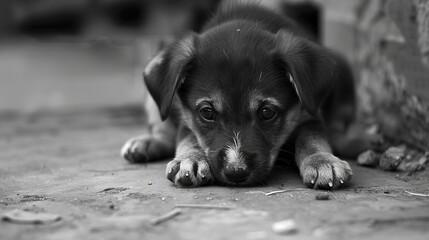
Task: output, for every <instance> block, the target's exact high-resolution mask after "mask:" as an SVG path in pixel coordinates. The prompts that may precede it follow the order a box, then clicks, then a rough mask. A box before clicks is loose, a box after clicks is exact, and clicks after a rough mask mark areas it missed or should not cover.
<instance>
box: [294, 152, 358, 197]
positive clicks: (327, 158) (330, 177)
mask: <svg viewBox="0 0 429 240" xmlns="http://www.w3.org/2000/svg"><path fill="white" fill-rule="evenodd" d="M300 171H301V176H302V178H303V181H304V183H305V184H306V185H307V186H309V187H311V188H315V189H318V188H321V189H335V188H338V187H340V186H343V185H344V184H345V183H346V182H347V181H349V180H350V178H351V177H352V175H353V174H352V170H351V168H350V165H349V164H348V163H347V162H346V161H342V160H340V159H339V158H337V157H335V156H334V155H332V154H331V153H316V154H313V155H310V156H309V157H307V158H306V159H304V160H303V161H302V163H301V166H300Z"/></svg>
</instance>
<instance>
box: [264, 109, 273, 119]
mask: <svg viewBox="0 0 429 240" xmlns="http://www.w3.org/2000/svg"><path fill="white" fill-rule="evenodd" d="M275 116H276V112H275V111H273V110H271V109H269V108H262V110H261V118H262V119H263V120H271V119H273V118H274V117H275Z"/></svg>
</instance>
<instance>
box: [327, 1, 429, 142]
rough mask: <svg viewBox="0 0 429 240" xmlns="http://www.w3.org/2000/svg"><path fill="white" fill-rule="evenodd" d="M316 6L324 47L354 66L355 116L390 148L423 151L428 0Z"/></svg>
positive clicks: (428, 82)
mask: <svg viewBox="0 0 429 240" xmlns="http://www.w3.org/2000/svg"><path fill="white" fill-rule="evenodd" d="M322 4H323V7H324V9H325V11H324V12H325V17H324V20H325V22H324V26H325V36H324V38H323V39H324V41H325V43H326V45H327V46H329V47H331V48H334V49H337V50H339V51H341V52H343V53H345V54H346V56H347V57H348V59H349V60H350V61H351V62H352V63H353V64H354V66H355V69H356V75H357V84H358V98H359V103H360V104H359V105H360V111H361V115H360V116H363V118H365V119H364V120H369V119H370V120H369V121H374V122H376V123H378V126H379V127H380V130H381V131H382V133H383V134H384V135H385V136H386V137H387V138H389V139H390V140H391V141H393V142H394V143H404V142H405V143H407V144H408V145H411V146H413V147H416V148H418V149H420V150H427V149H429V113H428V105H429V1H428V0H414V1H403V0H371V1H365V0H360V1H341V0H328V1H324V2H322Z"/></svg>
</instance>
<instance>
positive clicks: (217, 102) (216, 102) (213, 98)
mask: <svg viewBox="0 0 429 240" xmlns="http://www.w3.org/2000/svg"><path fill="white" fill-rule="evenodd" d="M202 102H210V103H211V104H213V107H214V108H215V110H216V111H219V112H222V110H223V107H222V106H223V104H222V96H221V95H220V94H219V93H212V94H211V95H210V97H203V98H200V99H198V100H197V101H196V102H195V106H198V105H200V104H201V103H202Z"/></svg>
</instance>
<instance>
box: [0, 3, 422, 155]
mask: <svg viewBox="0 0 429 240" xmlns="http://www.w3.org/2000/svg"><path fill="white" fill-rule="evenodd" d="M220 2H221V0H13V1H12V0H3V1H1V2H0V113H2V114H3V115H5V113H8V112H9V113H10V112H19V113H30V114H31V113H35V112H40V111H76V110H78V111H79V110H82V109H94V108H100V107H115V106H130V105H134V106H140V105H142V100H143V96H144V94H146V93H145V91H144V88H143V85H142V77H141V75H142V72H143V69H144V66H145V65H146V64H147V62H148V61H149V60H150V59H151V58H152V57H153V56H154V55H155V54H156V53H157V52H158V51H159V50H160V49H162V48H163V47H164V46H166V45H168V44H169V43H170V42H171V41H172V40H174V38H175V37H177V36H179V35H181V34H183V33H185V32H187V31H190V30H193V31H198V30H199V29H200V28H201V26H202V25H203V24H204V22H205V21H206V20H207V19H208V18H209V17H210V16H211V14H212V13H213V12H214V11H215V9H216V7H217V6H218V5H219V4H220ZM259 2H261V3H262V4H265V5H268V6H270V7H273V8H274V9H276V10H277V11H279V12H281V13H283V14H287V15H289V16H291V17H292V18H294V19H295V20H296V21H298V22H299V23H301V24H302V25H304V26H305V27H306V28H308V29H309V30H310V31H312V32H314V33H315V34H316V35H317V36H318V38H319V39H320V40H321V42H323V44H325V45H326V46H328V47H330V48H332V49H335V50H337V51H339V52H341V53H343V54H344V55H345V56H346V58H347V59H348V60H349V61H350V62H351V63H352V65H353V66H354V70H355V75H356V84H357V86H358V87H357V88H358V100H359V115H358V117H359V119H360V120H361V121H363V122H365V123H366V124H368V125H375V128H376V130H377V131H380V132H382V133H383V134H385V135H386V136H387V137H390V138H392V140H393V141H397V142H398V143H402V142H406V143H407V144H410V145H412V146H414V147H416V148H418V149H420V150H423V151H424V150H426V149H429V140H428V139H429V138H428V137H427V136H428V134H429V115H428V108H427V106H428V101H429V77H428V76H429V2H428V1H427V0H414V1H402V0H353V1H344V0H325V1H323V0H267V1H259Z"/></svg>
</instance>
